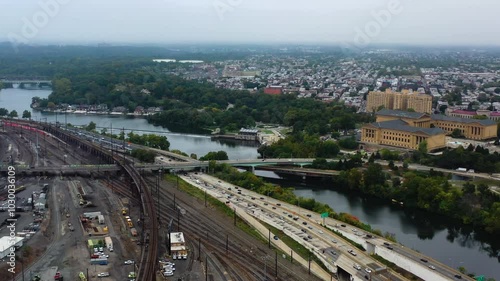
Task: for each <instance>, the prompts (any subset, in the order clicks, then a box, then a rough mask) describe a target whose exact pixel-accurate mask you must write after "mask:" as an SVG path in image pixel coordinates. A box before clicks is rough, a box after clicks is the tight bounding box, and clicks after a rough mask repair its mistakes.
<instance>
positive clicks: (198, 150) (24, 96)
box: [0, 89, 258, 159]
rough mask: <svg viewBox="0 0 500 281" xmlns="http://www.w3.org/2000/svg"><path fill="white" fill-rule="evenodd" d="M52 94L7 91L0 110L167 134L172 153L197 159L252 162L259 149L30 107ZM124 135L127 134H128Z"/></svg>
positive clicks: (137, 121)
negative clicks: (215, 156) (215, 155)
mask: <svg viewBox="0 0 500 281" xmlns="http://www.w3.org/2000/svg"><path fill="white" fill-rule="evenodd" d="M50 93H51V91H50V90H21V89H4V90H2V91H0V108H1V107H3V108H6V109H8V110H9V111H12V110H16V111H17V113H18V114H19V116H21V115H22V112H23V111H24V110H29V111H31V112H32V115H31V117H32V119H34V120H43V121H44V122H45V118H47V121H48V122H56V121H58V122H61V123H63V124H64V123H70V124H72V125H87V124H89V123H90V122H91V121H92V122H94V123H96V125H97V127H104V128H107V131H108V132H109V131H110V129H111V128H113V133H115V134H118V133H119V130H115V129H121V128H125V129H131V130H147V131H155V132H156V133H157V134H162V135H165V136H166V137H167V138H168V141H169V142H170V150H173V149H178V150H180V151H183V152H186V153H187V154H191V153H194V154H196V155H197V156H198V157H201V156H204V155H205V154H207V153H208V152H210V151H219V150H224V151H226V152H227V155H228V157H229V159H253V158H257V156H258V153H257V147H256V146H251V145H249V146H245V145H242V144H241V143H235V142H231V141H220V140H217V141H212V140H211V139H210V136H207V135H195V134H180V133H173V132H170V131H169V130H168V129H166V128H162V127H158V126H154V125H152V124H149V123H148V122H147V120H146V119H145V118H143V117H129V116H119V115H118V116H115V115H83V114H61V113H59V114H55V113H41V112H39V111H34V110H32V109H31V108H30V104H31V99H32V97H35V96H38V97H40V98H47V97H48V96H49V95H50ZM98 130H100V129H98ZM125 133H128V131H126V132H125ZM134 133H143V131H135V132H134ZM144 133H149V132H144Z"/></svg>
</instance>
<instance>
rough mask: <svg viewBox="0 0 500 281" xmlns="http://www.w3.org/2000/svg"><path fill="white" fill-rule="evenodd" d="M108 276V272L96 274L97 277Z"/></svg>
mask: <svg viewBox="0 0 500 281" xmlns="http://www.w3.org/2000/svg"><path fill="white" fill-rule="evenodd" d="M108 276H109V272H101V273H99V274H97V277H108Z"/></svg>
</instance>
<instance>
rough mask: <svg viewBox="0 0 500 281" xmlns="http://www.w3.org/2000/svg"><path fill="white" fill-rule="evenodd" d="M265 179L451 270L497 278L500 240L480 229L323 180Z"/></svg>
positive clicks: (499, 260) (498, 276)
mask: <svg viewBox="0 0 500 281" xmlns="http://www.w3.org/2000/svg"><path fill="white" fill-rule="evenodd" d="M259 174H260V172H259ZM267 180H268V181H271V182H273V183H276V184H280V185H281V186H286V187H295V194H296V195H298V196H302V197H306V198H314V199H315V200H317V201H319V202H322V203H326V204H328V205H330V206H331V207H332V208H333V209H334V210H335V211H336V212H345V213H350V214H352V215H354V216H356V217H358V218H359V219H360V220H361V221H363V222H365V223H368V224H370V225H371V226H372V227H373V228H375V229H380V230H382V232H383V233H385V232H389V233H394V234H395V235H396V239H397V240H398V241H399V242H400V243H401V244H403V245H405V246H407V247H409V248H413V249H416V250H418V251H419V252H421V253H423V254H425V255H428V256H430V257H433V258H434V259H436V260H439V261H440V262H442V263H444V264H447V265H449V266H451V267H453V268H457V267H458V266H464V267H465V268H466V269H467V270H468V271H470V272H476V273H478V274H482V275H485V276H488V277H494V278H496V279H497V280H498V279H500V270H499V268H500V267H499V264H498V263H499V262H500V259H499V258H498V254H499V251H500V240H499V239H497V238H496V237H493V236H492V235H489V234H487V233H485V232H484V231H482V230H481V229H473V228H471V227H470V226H466V225H463V224H461V223H460V221H456V220H450V219H449V218H445V217H443V216H439V215H436V214H432V213H428V212H423V211H420V210H414V209H408V208H404V207H401V206H399V205H395V204H391V203H390V202H387V201H385V200H380V199H377V198H372V197H364V196H362V195H360V194H357V193H350V192H347V191H345V190H342V189H335V187H333V186H332V185H331V184H330V183H328V182H325V181H318V182H309V181H308V182H306V184H305V185H301V184H300V183H297V182H296V181H286V180H279V179H267Z"/></svg>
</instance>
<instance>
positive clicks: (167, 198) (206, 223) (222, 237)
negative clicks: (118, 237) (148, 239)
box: [145, 178, 318, 280]
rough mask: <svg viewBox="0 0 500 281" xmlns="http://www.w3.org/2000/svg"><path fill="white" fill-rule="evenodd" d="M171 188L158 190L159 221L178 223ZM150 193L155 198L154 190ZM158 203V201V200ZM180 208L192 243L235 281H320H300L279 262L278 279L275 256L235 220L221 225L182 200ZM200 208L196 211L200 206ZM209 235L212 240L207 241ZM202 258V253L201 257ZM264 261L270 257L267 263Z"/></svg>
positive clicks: (190, 203) (149, 180) (200, 205)
mask: <svg viewBox="0 0 500 281" xmlns="http://www.w3.org/2000/svg"><path fill="white" fill-rule="evenodd" d="M145 179H146V181H147V182H149V183H150V184H149V186H150V187H153V186H155V182H154V180H152V179H150V178H145ZM168 189H169V188H168V187H167V188H165V186H162V187H161V188H160V189H159V193H160V194H159V199H160V202H161V207H160V212H159V214H160V219H161V220H162V221H167V220H169V219H172V218H174V221H176V214H177V208H174V207H173V203H172V202H173V195H172V194H171V192H169V191H168ZM151 193H152V194H154V195H156V193H155V190H151ZM155 199H156V197H155ZM176 203H178V204H177V206H179V204H181V206H182V208H183V209H184V210H185V214H183V218H182V221H184V222H185V223H181V231H184V232H185V233H186V234H187V235H188V236H191V239H193V240H194V239H196V238H198V237H199V238H200V240H201V242H202V244H203V248H204V249H205V253H207V252H208V253H209V256H210V254H213V255H214V256H215V257H216V258H217V259H218V261H219V264H221V265H222V266H223V267H224V268H223V271H226V272H227V273H226V274H227V275H229V276H230V277H231V279H232V280H262V279H264V276H267V278H268V279H269V280H318V279H317V278H316V277H314V276H313V275H311V276H307V277H308V278H307V279H304V278H301V277H300V276H299V275H298V274H297V273H296V272H293V271H292V270H291V269H290V263H289V262H288V261H284V260H282V259H278V267H279V269H278V277H277V279H276V278H275V276H276V271H275V261H274V252H272V254H270V253H269V252H270V250H268V249H267V248H266V247H265V246H264V245H263V244H262V243H261V242H258V244H257V243H256V242H255V239H254V238H253V237H250V238H249V237H247V235H242V234H241V230H239V229H238V228H236V227H234V226H233V223H232V219H229V220H227V221H226V222H225V223H224V224H220V222H219V221H216V220H215V219H214V218H212V217H210V215H209V214H207V213H206V212H203V209H204V207H203V202H199V201H197V202H196V203H195V202H185V201H183V200H182V199H181V198H179V197H177V198H176ZM196 205H198V206H199V208H197V206H196ZM207 233H209V234H210V236H208V237H207V235H206V234H207ZM226 234H227V235H229V237H230V241H229V249H228V252H227V253H226ZM191 253H192V256H193V258H194V256H198V251H197V250H195V249H193V251H192V252H191ZM202 256H203V253H202ZM263 257H267V258H266V259H267V260H264V259H263Z"/></svg>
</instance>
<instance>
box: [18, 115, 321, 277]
mask: <svg viewBox="0 0 500 281" xmlns="http://www.w3.org/2000/svg"><path fill="white" fill-rule="evenodd" d="M20 123H23V124H27V123H28V124H33V123H30V122H20ZM36 126H37V127H38V128H42V129H43V130H45V131H49V132H52V133H55V134H57V135H58V137H64V139H65V140H71V141H73V142H75V143H79V144H80V145H85V146H87V147H90V148H92V149H93V150H95V151H99V153H100V154H101V156H102V157H106V158H108V159H112V160H113V161H114V162H116V164H118V165H120V166H121V167H122V168H123V169H124V170H125V171H126V173H127V174H128V175H129V176H130V177H131V178H132V180H133V182H134V184H135V185H136V190H137V194H138V195H139V196H133V197H132V198H137V197H139V198H140V201H141V207H142V208H143V211H144V213H145V218H144V226H148V229H147V230H146V233H147V235H146V236H149V244H148V245H149V247H142V253H141V263H140V264H139V271H138V278H137V280H141V281H153V280H156V264H157V257H158V220H157V218H158V217H157V213H156V209H155V201H154V200H153V197H152V195H151V192H152V189H150V188H148V186H154V184H153V185H148V182H149V181H146V180H145V179H144V178H143V177H142V176H141V175H140V173H139V172H138V171H137V170H136V169H135V168H134V166H132V165H131V163H129V161H128V160H126V159H123V158H121V157H119V155H116V154H115V155H113V154H112V153H111V152H108V151H106V150H105V149H103V148H102V147H99V146H98V145H95V144H94V143H90V142H88V141H86V140H82V139H79V138H77V137H76V136H73V135H71V134H68V133H67V132H65V131H64V130H61V129H59V128H56V127H53V126H50V125H47V124H45V125H43V124H36ZM126 186H127V185H126V183H125V184H124V185H121V187H120V186H119V187H118V188H119V189H120V190H122V191H123V192H124V193H125V194H127V195H129V196H130V195H134V194H133V192H130V191H127V189H126ZM125 194H124V195H125ZM160 198H161V199H160V204H161V206H162V207H161V212H159V217H160V219H162V220H165V221H166V220H167V219H170V218H172V214H176V213H177V208H174V206H172V204H164V202H166V201H169V202H172V195H171V193H169V192H167V191H166V190H165V188H164V187H162V188H160ZM192 200H195V201H196V199H192ZM161 201H163V202H161ZM177 202H179V203H180V204H182V206H183V208H184V209H185V210H186V213H185V214H184V215H183V221H189V222H196V223H184V224H183V225H182V230H183V231H186V232H187V233H188V235H191V236H192V237H196V236H199V237H200V239H201V240H202V242H203V246H204V248H205V249H207V251H208V252H209V253H212V254H213V259H214V260H209V264H210V265H211V266H212V267H214V266H215V263H218V264H220V267H222V268H217V270H218V271H221V272H226V274H227V275H228V276H229V278H230V279H231V280H262V279H263V277H266V278H267V279H273V280H318V279H317V278H315V277H314V276H312V275H311V276H309V278H307V277H301V276H299V275H298V274H296V273H295V272H293V271H292V270H291V269H290V267H291V266H290V263H286V264H285V262H284V261H283V260H280V259H278V266H279V270H278V271H279V272H278V274H277V277H275V276H276V272H275V269H274V261H273V258H272V257H270V258H267V260H264V259H263V257H269V255H270V253H268V252H270V250H267V249H265V247H264V246H263V245H262V243H260V242H258V243H256V242H255V241H256V240H255V238H253V237H250V238H249V237H248V235H242V233H241V230H239V229H238V228H235V227H234V226H233V225H232V220H228V221H227V222H223V223H221V222H220V221H219V222H217V221H216V220H215V219H214V218H211V217H210V216H209V215H208V214H207V213H206V212H203V209H204V207H203V206H202V205H203V203H202V202H199V201H197V203H198V204H193V202H186V201H185V200H182V199H181V198H179V199H178V201H177ZM165 205H166V206H165ZM205 233H210V234H211V235H210V237H208V235H203V234H205ZM200 234H201V235H200ZM221 234H227V235H229V237H230V238H231V241H230V243H229V245H230V246H229V249H228V251H227V253H226V250H225V245H226V236H225V235H221ZM143 242H144V241H143ZM192 253H193V252H192ZM272 253H274V252H272ZM272 255H274V254H272ZM215 260H217V262H215ZM267 265H269V267H267V268H266V266H267ZM223 275H224V274H223ZM304 278H305V279H304Z"/></svg>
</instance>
